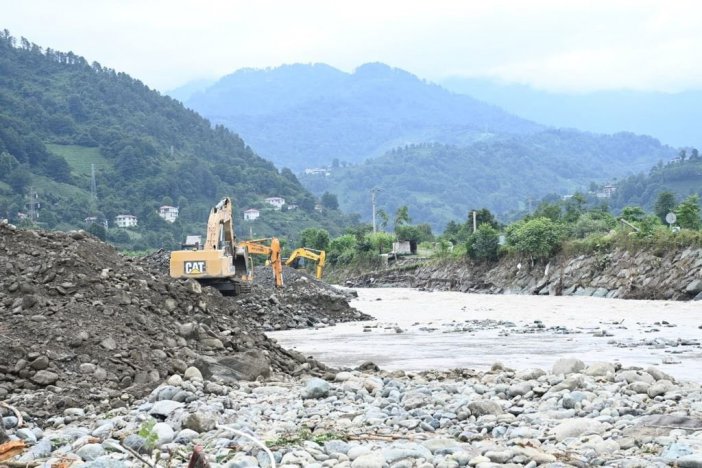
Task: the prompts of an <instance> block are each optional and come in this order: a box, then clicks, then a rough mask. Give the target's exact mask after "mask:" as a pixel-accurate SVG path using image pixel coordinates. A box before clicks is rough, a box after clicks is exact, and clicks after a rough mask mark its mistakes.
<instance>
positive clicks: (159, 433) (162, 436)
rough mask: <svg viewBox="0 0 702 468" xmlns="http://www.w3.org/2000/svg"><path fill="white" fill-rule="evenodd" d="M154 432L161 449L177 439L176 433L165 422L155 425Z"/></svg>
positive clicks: (157, 444)
mask: <svg viewBox="0 0 702 468" xmlns="http://www.w3.org/2000/svg"><path fill="white" fill-rule="evenodd" d="M152 432H153V433H154V434H156V437H157V438H156V446H157V447H160V446H162V445H164V444H169V443H171V442H173V439H175V431H174V430H173V428H172V427H171V426H170V425H169V424H167V423H165V422H160V423H156V424H154V427H153V429H152Z"/></svg>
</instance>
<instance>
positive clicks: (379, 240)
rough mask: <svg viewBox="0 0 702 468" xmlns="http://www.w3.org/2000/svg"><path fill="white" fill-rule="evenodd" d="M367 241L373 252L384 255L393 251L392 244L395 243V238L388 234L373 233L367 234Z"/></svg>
mask: <svg viewBox="0 0 702 468" xmlns="http://www.w3.org/2000/svg"><path fill="white" fill-rule="evenodd" d="M365 240H366V241H367V242H368V244H370V247H371V249H373V251H375V252H378V253H379V254H382V253H387V252H389V251H390V250H392V243H393V242H395V236H394V235H393V234H390V233H387V232H372V233H370V234H366V239H365Z"/></svg>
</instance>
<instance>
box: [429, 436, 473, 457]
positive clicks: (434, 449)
mask: <svg viewBox="0 0 702 468" xmlns="http://www.w3.org/2000/svg"><path fill="white" fill-rule="evenodd" d="M422 445H423V446H424V447H426V448H427V449H429V450H430V451H431V453H432V454H434V455H448V454H450V453H454V452H459V451H461V450H463V448H462V447H463V446H462V445H461V444H460V443H458V442H457V441H456V440H454V439H442V438H436V439H429V440H426V441H424V442H422Z"/></svg>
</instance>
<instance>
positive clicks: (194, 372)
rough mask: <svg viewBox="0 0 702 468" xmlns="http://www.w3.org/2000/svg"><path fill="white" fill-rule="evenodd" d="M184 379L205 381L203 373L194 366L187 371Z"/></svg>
mask: <svg viewBox="0 0 702 468" xmlns="http://www.w3.org/2000/svg"><path fill="white" fill-rule="evenodd" d="M183 377H185V380H203V379H202V372H200V369H198V368H197V367H192V366H191V367H188V368H187V369H185V373H184V374H183Z"/></svg>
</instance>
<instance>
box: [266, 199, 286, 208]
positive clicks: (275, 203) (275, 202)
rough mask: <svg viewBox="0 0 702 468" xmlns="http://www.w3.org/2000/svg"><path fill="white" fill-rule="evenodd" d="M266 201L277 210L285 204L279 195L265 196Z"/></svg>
mask: <svg viewBox="0 0 702 468" xmlns="http://www.w3.org/2000/svg"><path fill="white" fill-rule="evenodd" d="M265 201H266V203H268V204H269V205H271V206H273V208H275V209H276V210H279V209H281V208H282V207H283V205H285V198H280V197H268V198H266V200H265Z"/></svg>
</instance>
